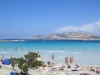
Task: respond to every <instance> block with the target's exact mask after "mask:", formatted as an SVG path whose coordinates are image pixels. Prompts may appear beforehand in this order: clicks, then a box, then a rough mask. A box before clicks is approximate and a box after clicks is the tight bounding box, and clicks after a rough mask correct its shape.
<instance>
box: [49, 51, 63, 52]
mask: <svg viewBox="0 0 100 75" xmlns="http://www.w3.org/2000/svg"><path fill="white" fill-rule="evenodd" d="M47 52H65V51H47Z"/></svg>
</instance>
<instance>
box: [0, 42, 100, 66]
mask: <svg viewBox="0 0 100 75" xmlns="http://www.w3.org/2000/svg"><path fill="white" fill-rule="evenodd" d="M12 41H13V42H0V58H1V57H2V54H4V58H10V57H11V56H12V57H22V56H23V55H25V54H27V53H28V52H29V50H30V51H33V52H38V51H39V53H40V55H41V57H43V58H46V60H45V62H47V61H51V62H54V63H64V58H65V57H71V56H73V57H74V62H73V63H77V64H86V65H100V41H71V40H68V41H64V40H63V41H62V40H58V41H56V40H12ZM52 54H54V57H55V59H54V60H52V58H51V56H52Z"/></svg>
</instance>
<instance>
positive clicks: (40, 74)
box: [0, 63, 100, 75]
mask: <svg viewBox="0 0 100 75" xmlns="http://www.w3.org/2000/svg"><path fill="white" fill-rule="evenodd" d="M0 65H1V69H0V75H10V72H11V71H13V70H12V67H11V65H2V64H1V63H0ZM62 65H64V66H67V65H65V64H55V65H54V66H53V67H46V68H45V70H40V69H37V70H33V69H29V71H28V73H29V74H30V75H79V74H80V73H90V74H91V75H100V74H96V73H95V72H90V71H88V70H86V69H83V70H81V71H71V69H67V67H65V68H64V70H59V67H61V66H62ZM71 66H74V65H71ZM81 67H84V66H81ZM52 68H57V69H55V70H52ZM15 70H16V71H17V72H20V69H19V68H18V67H15Z"/></svg>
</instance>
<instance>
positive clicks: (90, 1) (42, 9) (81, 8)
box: [0, 0, 100, 39]
mask: <svg viewBox="0 0 100 75" xmlns="http://www.w3.org/2000/svg"><path fill="white" fill-rule="evenodd" d="M73 31H75V32H91V33H93V34H94V35H100V0H0V39H20V38H23V37H27V38H31V37H33V36H35V35H49V34H53V33H64V32H73Z"/></svg>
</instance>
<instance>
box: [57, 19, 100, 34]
mask: <svg viewBox="0 0 100 75" xmlns="http://www.w3.org/2000/svg"><path fill="white" fill-rule="evenodd" d="M56 32H57V33H64V32H90V33H93V34H95V35H100V20H99V21H96V22H93V23H90V24H85V25H82V26H80V27H77V26H66V27H62V28H59V29H57V30H56Z"/></svg>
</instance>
